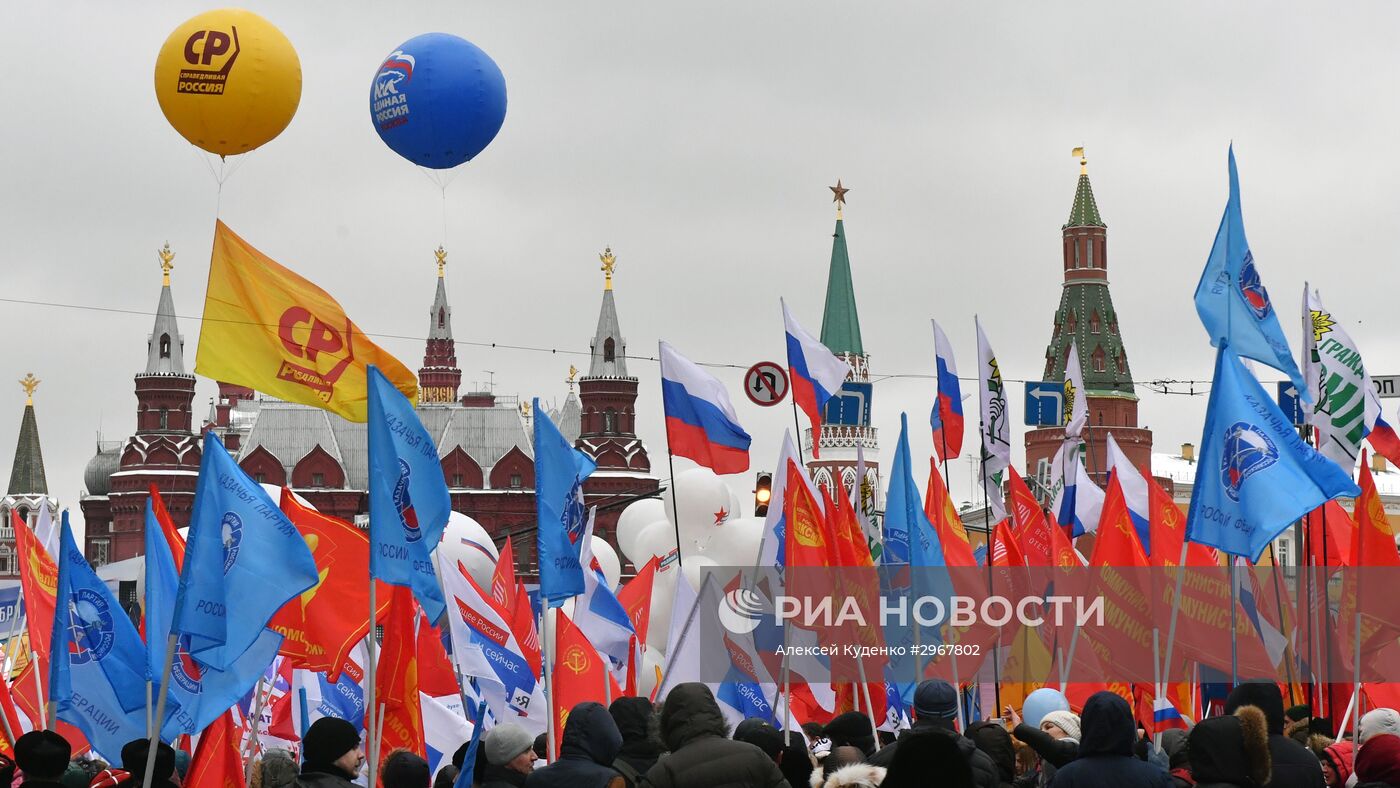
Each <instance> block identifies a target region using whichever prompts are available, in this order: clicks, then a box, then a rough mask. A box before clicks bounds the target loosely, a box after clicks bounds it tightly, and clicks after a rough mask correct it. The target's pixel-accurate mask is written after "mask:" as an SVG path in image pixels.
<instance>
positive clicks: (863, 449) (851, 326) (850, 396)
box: [803, 180, 882, 511]
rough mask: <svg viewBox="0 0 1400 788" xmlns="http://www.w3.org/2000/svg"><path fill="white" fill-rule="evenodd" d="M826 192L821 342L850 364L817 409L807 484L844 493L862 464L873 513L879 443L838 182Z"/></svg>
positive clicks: (876, 498) (807, 442)
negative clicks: (827, 250) (829, 222)
mask: <svg viewBox="0 0 1400 788" xmlns="http://www.w3.org/2000/svg"><path fill="white" fill-rule="evenodd" d="M828 188H830V189H831V191H832V195H833V196H832V201H833V202H835V203H836V230H835V232H833V233H832V235H831V266H830V269H829V270H828V272H827V279H826V309H825V310H824V311H823V312H822V333H821V342H822V344H823V345H826V347H827V348H828V349H829V350H831V352H832V353H835V354H836V355H838V356H840V357H841V358H842V359H843V360H845V361H846V363H848V364H850V365H851V373H850V375H849V376H848V377H847V378H846V382H845V383H844V384H842V386H841V389H840V391H837V392H836V393H835V394H833V395H832V397H831V399H830V400H828V401H827V403H826V407H825V408H824V409H823V411H822V429H821V439H820V443H819V445H818V448H819V449H820V454H821V457H820V458H815V459H811V460H810V461H809V462H808V463H807V467H808V470H809V471H810V473H811V474H812V481H813V482H815V483H816V484H817V485H818V486H820V487H825V488H827V489H831V485H832V483H833V482H834V481H839V482H840V487H841V489H842V490H844V491H846V492H847V494H849V492H850V490H851V488H852V487H854V486H855V484H856V465H857V464H858V462H859V460H860V459H861V457H862V456H863V457H864V460H865V478H864V479H863V480H861V483H862V493H861V497H862V500H863V501H865V506H866V509H867V511H879V510H880V508H881V505H882V504H881V501H880V489H881V484H880V464H879V456H880V443H879V440H878V436H877V435H876V433H875V428H874V427H872V426H870V400H871V385H870V357H869V356H868V355H866V353H865V345H864V344H862V342H861V338H860V316H859V314H857V312H856V291H855V284H854V282H853V281H852V279H851V258H850V255H849V254H848V253H847V251H846V228H845V222H844V220H843V219H842V215H841V214H842V209H843V208H844V207H845V205H846V192H848V191H850V189H847V188H845V187H843V186H842V185H841V182H840V181H839V180H838V181H837V182H836V185H835V186H831V187H828ZM804 432H806V437H805V440H804V442H803V443H804V445H803V453H804V454H806V455H807V456H808V457H811V442H812V440H811V430H805V431H804Z"/></svg>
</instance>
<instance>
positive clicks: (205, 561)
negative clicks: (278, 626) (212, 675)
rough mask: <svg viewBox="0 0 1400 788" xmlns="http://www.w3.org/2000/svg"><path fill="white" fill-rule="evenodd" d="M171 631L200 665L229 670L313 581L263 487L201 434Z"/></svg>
mask: <svg viewBox="0 0 1400 788" xmlns="http://www.w3.org/2000/svg"><path fill="white" fill-rule="evenodd" d="M182 569H183V571H181V573H180V590H179V593H178V594H177V596H176V600H175V614H174V616H173V618H172V623H171V627H170V630H171V633H172V634H176V635H186V636H188V637H187V638H186V639H185V643H186V646H187V649H188V654H189V656H190V657H192V658H193V659H195V660H197V661H198V662H199V663H200V664H201V665H203V666H204V667H209V668H214V669H216V670H231V669H233V668H234V667H235V665H237V664H239V661H240V660H241V659H242V657H243V654H244V653H245V652H247V651H248V649H250V648H253V647H254V645H255V644H256V643H257V642H258V641H259V639H261V638H262V637H264V632H265V631H266V630H267V622H268V620H269V619H271V618H272V615H273V614H274V613H276V612H277V609H278V608H280V607H282V605H284V604H286V603H287V601H288V600H291V599H294V598H295V597H296V596H297V595H298V594H300V593H301V592H303V591H305V590H306V589H308V588H310V587H312V586H313V585H315V584H316V582H317V581H318V580H319V579H320V578H319V576H318V575H317V573H316V562H315V561H314V560H312V558H311V551H310V550H308V549H307V548H306V542H305V541H303V540H302V538H301V534H300V533H298V532H297V529H296V527H295V526H293V525H292V523H291V521H290V520H288V519H287V516H286V515H284V514H282V510H281V509H279V508H277V503H276V502H275V501H273V500H272V499H271V498H269V497H268V496H267V493H266V492H264V491H263V488H262V487H261V486H259V485H258V483H257V482H255V481H253V479H252V478H251V477H249V476H248V474H246V473H244V472H243V469H242V468H240V467H238V463H236V462H234V461H233V457H231V456H229V453H228V450H227V449H225V448H224V444H223V442H222V441H220V440H219V437H218V435H216V434H214V433H213V432H212V431H211V432H206V433H204V456H203V458H202V459H201V460H200V464H199V484H198V486H197V487H196V488H195V494H194V511H193V513H192V514H191V516H190V530H189V541H188V542H187V543H186V545H185V562H184V566H183V568H182Z"/></svg>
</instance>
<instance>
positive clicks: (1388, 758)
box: [1356, 733, 1400, 785]
mask: <svg viewBox="0 0 1400 788" xmlns="http://www.w3.org/2000/svg"><path fill="white" fill-rule="evenodd" d="M1356 781H1357V782H1358V783H1385V784H1386V785H1400V736H1396V735H1395V734H1392V733H1378V734H1376V735H1375V736H1373V737H1371V738H1369V739H1367V740H1366V741H1365V742H1363V743H1362V744H1361V751H1360V752H1358V753H1357V754H1356Z"/></svg>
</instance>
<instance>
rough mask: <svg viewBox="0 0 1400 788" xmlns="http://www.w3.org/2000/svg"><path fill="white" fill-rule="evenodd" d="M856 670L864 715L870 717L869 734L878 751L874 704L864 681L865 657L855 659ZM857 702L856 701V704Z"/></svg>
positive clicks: (877, 726)
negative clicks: (863, 696)
mask: <svg viewBox="0 0 1400 788" xmlns="http://www.w3.org/2000/svg"><path fill="white" fill-rule="evenodd" d="M856 670H857V671H858V672H859V673H860V689H861V692H863V693H865V713H866V715H867V716H869V717H870V732H871V734H873V735H874V736H875V749H877V750H878V749H880V734H879V730H880V725H879V724H878V723H877V722H876V721H875V702H874V701H872V700H871V699H870V684H869V683H868V682H867V681H866V680H865V657H862V656H857V657H856ZM858 703H859V701H857V704H858Z"/></svg>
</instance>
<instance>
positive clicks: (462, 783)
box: [452, 701, 486, 788]
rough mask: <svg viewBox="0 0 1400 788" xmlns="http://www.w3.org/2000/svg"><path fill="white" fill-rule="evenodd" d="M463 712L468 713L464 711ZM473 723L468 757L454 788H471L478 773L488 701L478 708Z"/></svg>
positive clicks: (453, 785) (463, 763) (464, 760)
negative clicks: (479, 749)
mask: <svg viewBox="0 0 1400 788" xmlns="http://www.w3.org/2000/svg"><path fill="white" fill-rule="evenodd" d="M463 711H468V710H467V709H463ZM471 723H472V738H471V741H470V742H468V743H467V756H466V757H465V758H463V759H462V770H461V771H460V772H458V773H457V779H456V781H454V782H453V783H452V788H471V786H472V785H473V784H474V783H473V778H474V777H475V774H474V773H475V771H476V750H477V748H478V747H480V746H481V729H482V728H484V727H486V701H482V702H481V703H480V704H479V705H478V706H477V707H476V717H474V718H473V719H472V721H471Z"/></svg>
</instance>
